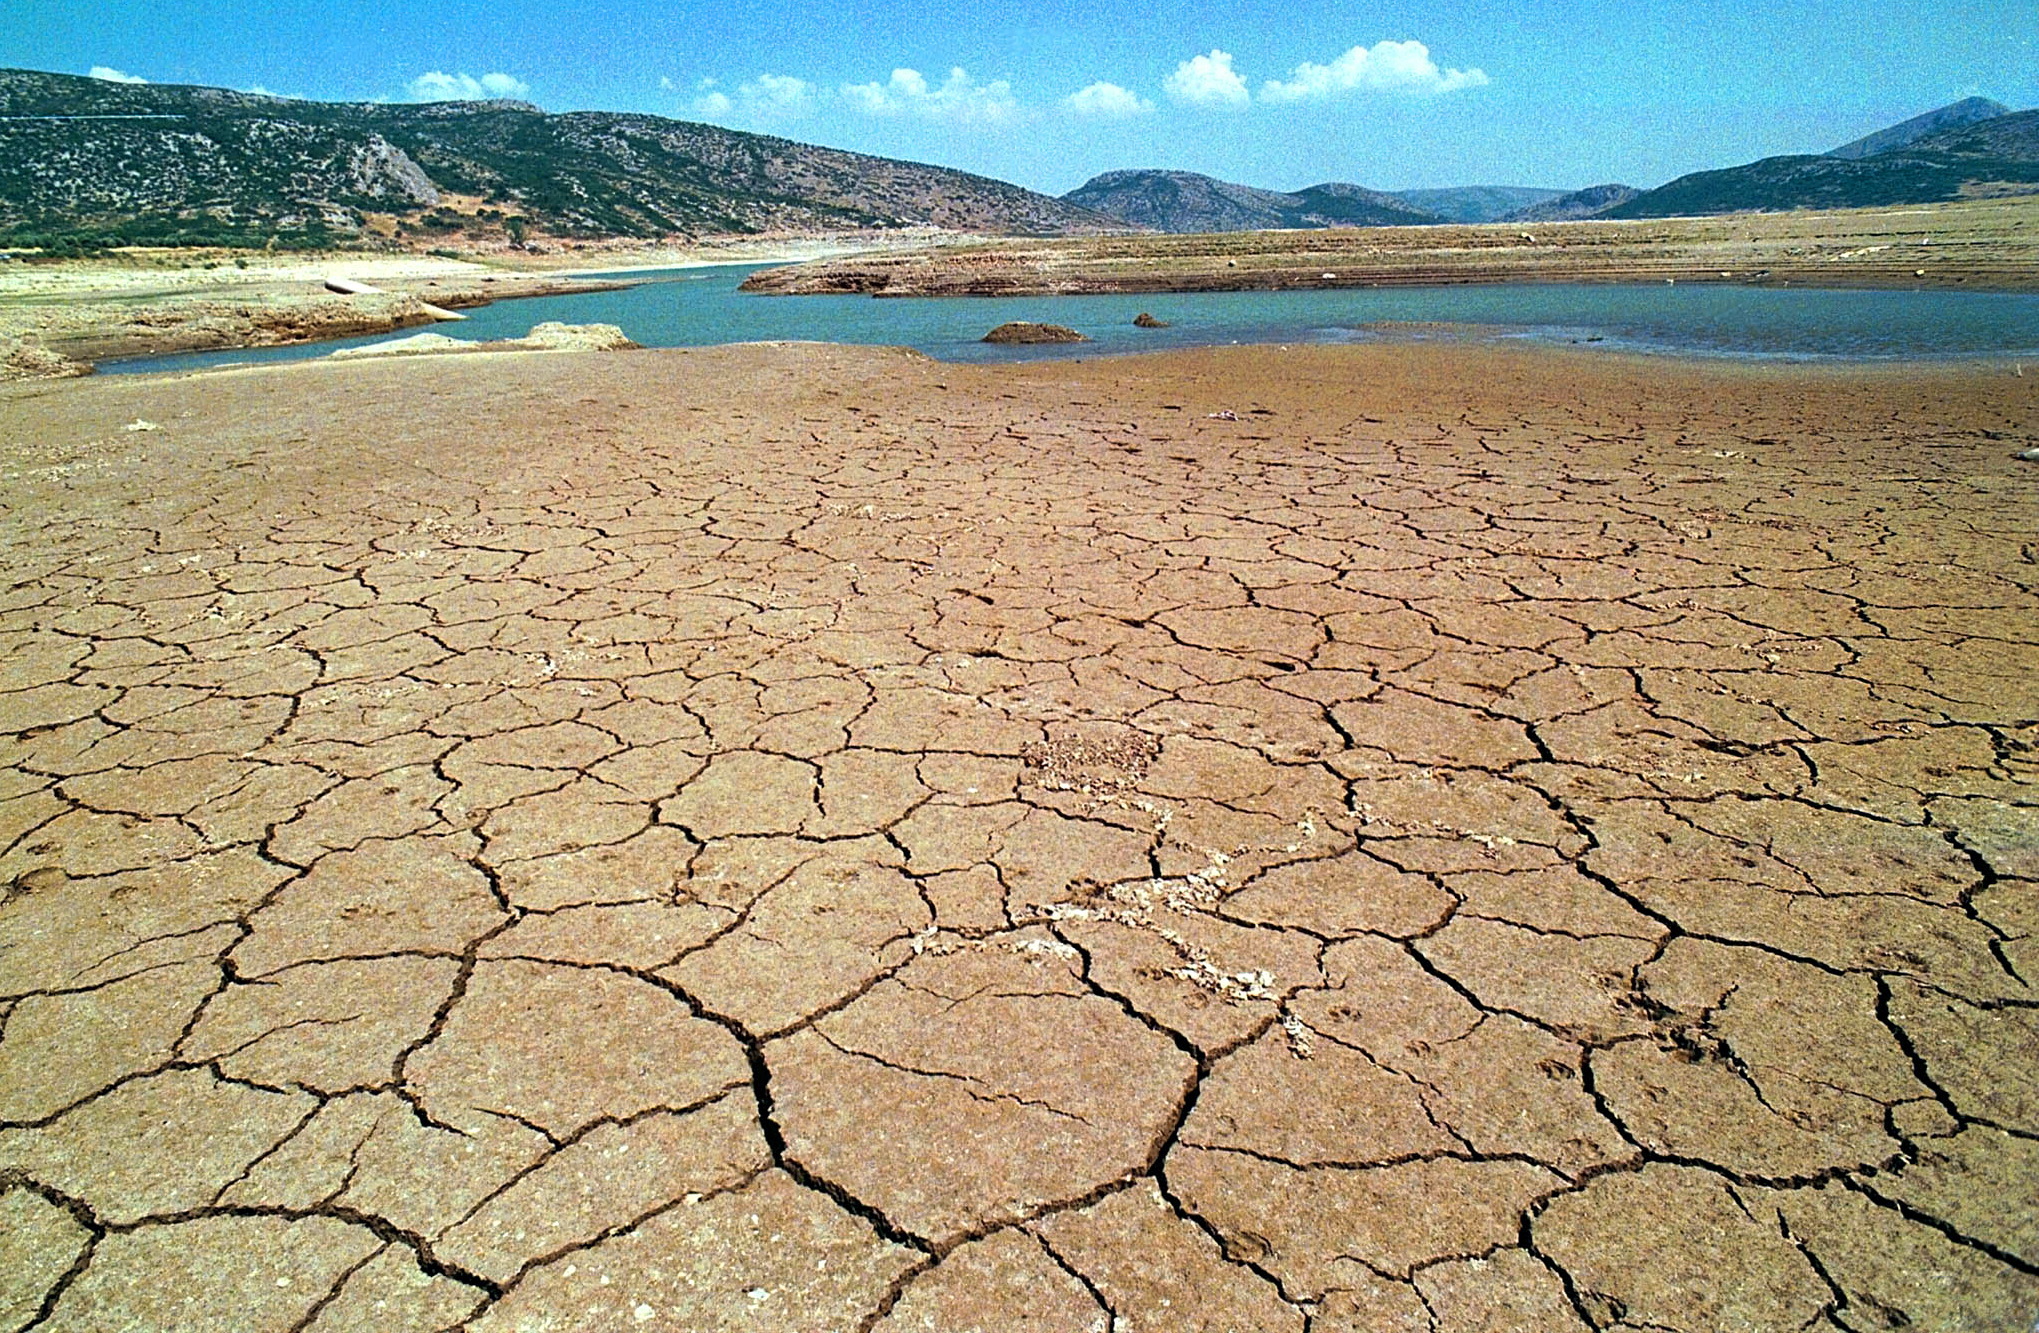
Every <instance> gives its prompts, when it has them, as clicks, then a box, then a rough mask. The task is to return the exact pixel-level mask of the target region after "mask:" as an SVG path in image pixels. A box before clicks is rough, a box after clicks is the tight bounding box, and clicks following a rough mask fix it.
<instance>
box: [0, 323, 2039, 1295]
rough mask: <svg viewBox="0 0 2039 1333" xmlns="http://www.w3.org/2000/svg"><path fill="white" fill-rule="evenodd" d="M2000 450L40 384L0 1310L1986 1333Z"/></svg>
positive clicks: (1470, 401) (1607, 402) (1559, 406)
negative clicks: (1978, 1332) (1904, 1329)
mask: <svg viewBox="0 0 2039 1333" xmlns="http://www.w3.org/2000/svg"><path fill="white" fill-rule="evenodd" d="M2035 412H2039V377H2026V378H2018V377H2014V376H2013V375H2011V374H2010V373H2008V372H2002V371H1985V370H1972V369H1965V368H1959V367H1939V368H1932V369H1920V368H1909V369H1891V370H1877V371H1863V370H1822V371H1816V372H1815V371H1805V370H1720V369H1707V368H1694V367H1691V366H1686V365H1681V364H1677V363H1671V362H1643V361H1631V360H1622V359H1617V358H1612V357H1594V356H1586V355H1580V354H1566V353H1559V352H1544V353H1524V352H1503V351H1494V350H1468V349H1464V348H1441V347H1394V346H1388V347H1372V348H1364V349H1353V348H1346V349H1310V350H1297V351H1290V352H1285V353H1284V352H1280V351H1277V350H1275V349H1271V348H1267V349H1227V350H1222V351H1210V352H1202V353H1194V354H1182V355H1175V356H1169V357H1153V358H1138V359H1112V360H1108V361H1102V362H1089V363H1070V362H1063V363H1042V364H1036V365H1031V366H1025V367H986V368H969V367H961V366H951V365H941V364H937V363H933V362H929V361H926V360H924V359H921V358H917V357H914V356H911V355H908V354H903V353H896V352H884V351H876V350H858V349H843V348H830V347H818V346H782V347H739V348H725V349H719V350H714V351H693V352H678V351H676V352H626V353H621V354H614V355H603V356H575V355H559V356H544V357H535V356H528V355H523V356H503V355H492V354H486V353H483V354H475V355H471V356H464V357H454V358H423V359H412V360H401V359H400V360H392V361H381V362H353V363H346V362H339V363H308V364H304V365H298V366H290V367H283V368H274V369H261V370H242V371H226V372H215V373H211V374H206V375H201V376H186V377H181V378H163V377H120V378H117V379H107V380H93V379H86V380H70V381H50V382H45V383H37V384H33V385H14V386H10V387H6V388H0V478H4V481H5V483H6V484H5V489H4V490H0V497H4V498H0V505H4V508H0V562H4V570H0V572H4V575H5V577H4V579H0V586H4V588H5V592H4V594H0V732H5V733H6V735H7V738H8V739H7V744H6V748H5V749H4V750H0V760H4V764H5V767H4V769H0V847H4V848H5V850H4V852H0V886H4V891H0V900H4V901H0V1023H4V1027H0V1325H4V1326H5V1327H9V1328H18V1327H22V1326H24V1325H29V1324H32V1325H33V1326H34V1327H36V1328H38V1329H92V1330H105V1329H130V1328H132V1329H152V1330H153V1329H166V1328H179V1329H212V1328H217V1329H233V1330H268V1329H275V1330H286V1329H316V1330H334V1329H377V1330H383V1329H391V1328H406V1329H411V1328H416V1329H454V1328H461V1329H473V1330H476V1331H477V1333H480V1331H481V1330H490V1331H495V1330H510V1329H546V1328H557V1329H565V1328H573V1329H640V1328H650V1329H671V1330H689V1331H692V1330H706V1329H722V1328H729V1329H736V1328H743V1329H753V1330H786V1331H787V1333H794V1331H798V1333H814V1331H815V1330H851V1329H860V1330H861V1329H882V1330H886V1333H904V1331H906V1330H914V1331H915V1333H926V1331H927V1330H948V1331H950V1333H964V1331H965V1330H987V1331H988V1330H1001V1331H1003V1330H1020V1329H1026V1330H1056V1331H1062V1330H1067V1331H1069V1333H1075V1331H1077V1330H1085V1331H1088V1333H1096V1331H1097V1330H1106V1329H1113V1328H1119V1329H1134V1330H1141V1329H1153V1330H1161V1329H1167V1330H1179V1329H1180V1330H1195V1329H1206V1330H1212V1331H1213V1333H1247V1331H1249V1330H1298V1331H1300V1330H1303V1329H1305V1328H1306V1327H1307V1328H1310V1329H1316V1330H1326V1331H1329V1330H1360V1329H1366V1330H1444V1331H1448V1333H1462V1331H1470V1330H1478V1329H1536V1330H1563V1329H1586V1328H1593V1329H1600V1330H1641V1329H1656V1330H1665V1329H1673V1330H1690V1331H1691V1333H1701V1331H1706V1333H1712V1331H1713V1330H1722V1329H1752V1330H1753V1329H1765V1330H1767V1329H1787V1328H1789V1329H1798V1328H1827V1329H1843V1328H1845V1329H1853V1330H1862V1329H1890V1328H1898V1327H1909V1328H1913V1329H1935V1330H2007V1329H2008V1330H2022V1329H2025V1328H2028V1327H2029V1326H2030V1325H2031V1323H2032V1321H2033V1318H2034V1316H2035V1314H2039V1206H2035V1204H2034V1200H2033V1192H2032V1181H2033V1180H2034V1179H2035V1177H2039V997H2035V993H2034V990H2033V986H2032V984H2031V983H2032V981H2033V979H2034V978H2035V976H2039V946H2035V943H2034V940H2035V931H2039V838H2035V833H2034V830H2035V827H2039V823H2035V817H2034V812H2035V806H2039V784H2035V777H2039V757H2035V751H2034V746H2035V744H2039V673H2035V671H2034V669H2033V667H2034V662H2035V656H2034V645H2035V639H2039V632H2035V627H2039V614H2035V613H2039V596H2035V589H2034V581H2035V577H2034V576H2035V566H2034V552H2033V548H2032V544H2031V534H2032V533H2033V531H2034V530H2035V528H2039V500H2035V495H2034V485H2035V483H2039V472H2035V470H2034V468H2033V467H2032V466H2031V465H2029V464H2025V463H2020V462H2017V461H2015V460H2014V459H2013V458H2012V454H2013V452H2014V451H2015V450H2017V449H2019V448H2021V447H2027V446H2029V445H2031V444H2033V443H2034V442H2035V441H2034V434H2035V432H2034V426H2033V423H2034V421H2035Z"/></svg>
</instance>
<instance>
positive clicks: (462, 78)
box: [404, 69, 531, 102]
mask: <svg viewBox="0 0 2039 1333" xmlns="http://www.w3.org/2000/svg"><path fill="white" fill-rule="evenodd" d="M404 91H405V93H406V94H408V95H409V97H410V99H411V100H412V101H413V102H479V101H481V100H483V99H484V98H490V97H522V96H523V95H524V94H525V93H528V92H530V91H531V85H530V84H528V83H525V82H524V81H523V80H522V79H518V78H513V77H511V76H510V75H508V74H484V75H482V76H481V77H480V78H478V79H477V78H474V77H473V76H471V75H468V74H447V73H445V72H443V71H441V70H436V69H435V70H428V71H427V72H425V73H423V74H420V75H419V76H418V77H417V78H415V79H412V80H411V81H410V83H408V84H406V85H405V87H404Z"/></svg>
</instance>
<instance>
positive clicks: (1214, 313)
mask: <svg viewBox="0 0 2039 1333" xmlns="http://www.w3.org/2000/svg"><path fill="white" fill-rule="evenodd" d="M760 267H763V266H761V265H728V266H720V267H715V268H708V269H690V270H677V271H672V270H667V271H658V272H650V273H632V274H610V275H605V276H612V277H633V278H639V279H642V282H641V284H640V285H638V286H635V287H630V288H627V289H624V290H620V291H609V292H595V293H588V294H582V295H573V296H553V297H533V298H529V299H525V300H515V301H500V302H497V303H496V304H495V305H492V306H486V307H482V308H480V309H477V310H474V311H471V312H469V317H468V319H467V320H466V322H464V323H462V324H459V325H457V326H447V327H446V328H445V329H444V331H445V332H448V333H451V334H453V335H455V336H457V337H462V338H472V339H475V340H477V341H479V340H483V339H496V338H516V337H521V336H522V335H523V334H524V333H525V332H526V331H527V330H528V329H529V328H530V327H531V326H532V325H533V324H536V323H538V322H540V321H542V320H562V321H565V322H568V323H591V322H600V323H608V324H616V325H619V326H621V327H622V329H623V330H624V332H625V333H627V334H628V335H629V336H630V337H631V338H633V339H635V340H636V341H638V342H640V343H642V344H644V345H645V346H648V347H698V346H707V345H713V344H718V343H732V342H767V341H816V342H837V343H861V344H874V345H884V346H901V347H912V348H915V349H916V350H918V351H921V352H925V353H927V354H928V355H930V356H933V357H936V358H939V359H941V360H944V361H979V362H982V361H1019V360H1035V359H1040V358H1043V357H1068V356H1070V355H1072V349H1071V348H1068V347H1061V346H1027V345H1013V344H1006V345H999V344H987V343H984V342H982V341H981V339H982V338H983V336H984V333H985V330H987V329H989V328H991V327H993V326H994V325H997V324H1002V323H1005V322H1007V321H1012V320H1026V321H1034V322H1039V323H1053V324H1064V325H1068V326H1069V327H1071V328H1074V329H1077V330H1079V331H1081V332H1082V333H1084V334H1086V335H1088V336H1089V337H1090V339H1091V340H1092V341H1091V342H1090V343H1089V344H1086V345H1084V346H1083V347H1082V348H1081V350H1080V352H1076V353H1074V354H1077V355H1084V356H1096V355H1111V354H1120V353H1127V352H1139V351H1158V350H1163V349H1168V348H1180V347H1202V346H1213V345H1224V344H1228V343H1235V342H1237V343H1320V344H1321V343H1347V342H1369V341H1379V340H1411V339H1413V340H1472V341H1494V340H1509V341H1516V340H1520V341H1529V342H1540V343H1553V344H1560V345H1564V344H1579V345H1585V346H1592V347H1599V348H1604V349H1607V350H1614V351H1628V352H1648V353H1660V354H1670V355H1680V356H1706V357H1728V358H1758V359H1766V360H1768V359H1787V360H1896V359H1913V358H1927V359H1937V358H1962V357H1978V356H1987V357H2001V356H2011V357H2018V356H2022V357H2029V358H2032V359H2035V360H2039V295H2034V294H2031V293H2021V292H1964V291H1888V290H1883V291H1875V290H1872V291H1859V290H1858V291H1836V290H1817V289H1806V288H1771V287H1739V286H1711V285H1708V286H1697V285H1690V284H1681V285H1656V286H1623V285H1579V284H1555V283H1543V284H1517V283H1509V284H1493V285H1476V286H1453V287H1384V288H1344V289H1337V290H1315V291H1277V292H1216V293H1211V292H1203V293H1184V294H1175V295H1170V294H1147V295H1141V296H1026V297H999V298H983V299H959V298H941V299H935V298H895V299H873V298H871V297H868V296H797V297H786V296H756V295H749V294H745V293H741V292H739V291H737V290H736V289H737V285H738V284H739V283H741V282H742V281H743V280H744V278H745V277H747V276H749V275H750V274H751V273H753V272H756V271H757V270H758V268H760ZM1143 311H1145V312H1149V313H1152V314H1153V315H1155V316H1156V317H1158V318H1159V319H1161V320H1163V321H1166V322H1167V325H1168V327H1166V328H1135V327H1134V326H1133V318H1134V316H1135V315H1138V314H1140V313H1141V312H1143ZM409 332H411V331H409V330H407V331H405V333H397V334H379V335H375V336H372V337H363V338H350V339H343V340H338V341H334V342H321V343H305V344H297V345H294V346H289V347H265V348H247V349H238V350H232V351H223V352H203V353H192V354H186V355H179V356H167V357H148V358H138V359H135V360H131V361H124V362H113V363H107V364H105V365H104V366H103V367H102V369H104V370H108V371H161V370H186V369H196V368H200V367H205V366H213V365H222V364H228V363H238V362H254V361H296V360H304V359H306V358H310V357H317V356H323V355H325V354H326V353H328V352H331V351H334V350H337V349H338V348H340V347H352V346H361V345H364V344H367V343H374V342H383V341H387V340H388V339H390V338H395V337H402V336H406V335H407V334H408V333H409Z"/></svg>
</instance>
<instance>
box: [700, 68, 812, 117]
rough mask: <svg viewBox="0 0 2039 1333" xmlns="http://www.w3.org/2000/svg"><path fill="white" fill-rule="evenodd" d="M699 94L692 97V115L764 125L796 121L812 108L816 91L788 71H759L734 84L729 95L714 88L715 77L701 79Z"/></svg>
mask: <svg viewBox="0 0 2039 1333" xmlns="http://www.w3.org/2000/svg"><path fill="white" fill-rule="evenodd" d="M698 87H699V88H700V90H701V95H700V96H699V97H696V98H695V99H694V114H695V115H697V116H699V117H701V118H702V119H703V120H743V121H750V122H753V123H758V124H763V123H769V122H774V121H787V120H798V119H800V118H801V117H802V116H805V115H807V114H808V113H809V112H811V111H813V110H814V105H815V101H816V98H817V96H818V91H817V89H816V88H815V86H814V85H813V84H811V83H809V82H808V81H807V80H805V79H796V78H794V77H793V76H792V75H790V74H760V75H758V76H757V77H756V78H755V79H752V80H750V81H749V82H748V83H744V84H740V85H738V87H737V90H736V95H735V96H734V97H732V96H730V95H729V94H728V93H725V92H722V91H721V90H720V89H719V88H717V87H716V83H715V80H713V79H703V80H701V82H700V84H699V85H698Z"/></svg>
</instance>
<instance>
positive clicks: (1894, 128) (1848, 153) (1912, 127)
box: [1827, 97, 2011, 159]
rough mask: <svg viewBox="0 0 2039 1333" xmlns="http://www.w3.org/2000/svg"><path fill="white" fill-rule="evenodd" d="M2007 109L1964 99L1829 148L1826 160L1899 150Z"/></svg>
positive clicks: (1986, 100)
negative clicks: (1837, 146)
mask: <svg viewBox="0 0 2039 1333" xmlns="http://www.w3.org/2000/svg"><path fill="white" fill-rule="evenodd" d="M2010 112H2011V109H2010V108H2009V107H2007V106H2005V105H2004V104H2003V103H2002V102H1993V101H1991V100H1990V99H1989V98H1987V97H1964V98H1962V99H1961V100H1960V101H1959V102H1953V103H1950V104H1948V105H1947V106H1943V107H1940V108H1938V109H1937V110H1933V111H1928V112H1926V113H1925V114H1924V115H1921V116H1913V117H1912V118H1911V119H1910V120H1901V121H1899V122H1898V123H1897V124H1895V125H1888V126H1885V127H1884V128H1883V129H1880V130H1878V131H1876V132H1875V133H1874V134H1865V135H1863V136H1862V137H1861V138H1859V139H1856V140H1855V141H1854V142H1852V143H1844V144H1842V145H1841V146H1840V147H1839V148H1829V149H1828V150H1827V156H1828V157H1845V158H1851V159H1853V158H1864V157H1874V156H1876V155H1877V154H1878V153H1887V152H1890V151H1891V150H1892V149H1894V148H1903V147H1905V146H1906V145H1908V144H1911V143H1913V142H1915V141H1917V140H1919V139H1923V138H1925V137H1926V136H1927V135H1929V134H1934V133H1937V132H1938V131H1940V130H1948V129H1958V128H1959V127H1961V126H1963V125H1972V124H1974V123H1975V122H1976V121H1978V120H1994V119H1995V118H1996V117H1998V116H2007V115H2009V114H2010Z"/></svg>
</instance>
